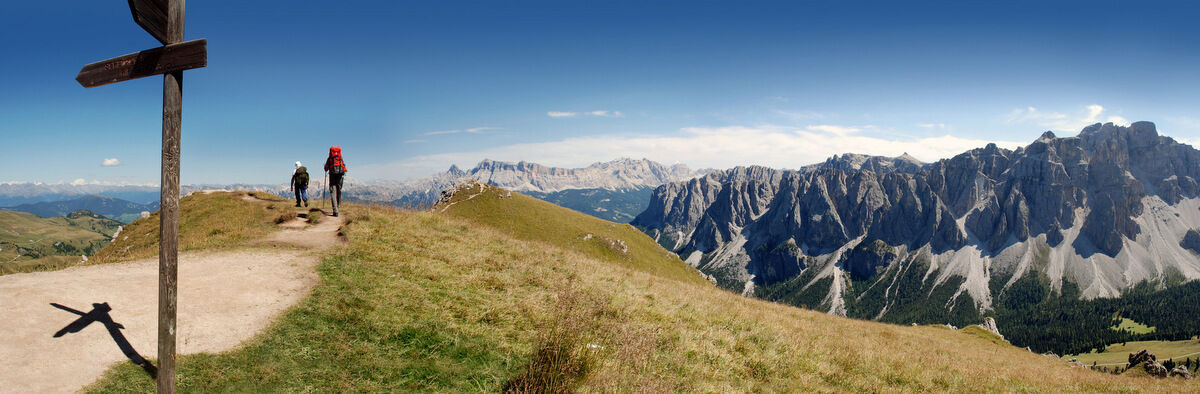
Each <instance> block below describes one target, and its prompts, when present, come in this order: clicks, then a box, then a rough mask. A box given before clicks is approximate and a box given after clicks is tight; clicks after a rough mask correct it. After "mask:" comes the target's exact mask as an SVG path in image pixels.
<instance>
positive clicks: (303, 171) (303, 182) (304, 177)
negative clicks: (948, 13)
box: [288, 162, 308, 207]
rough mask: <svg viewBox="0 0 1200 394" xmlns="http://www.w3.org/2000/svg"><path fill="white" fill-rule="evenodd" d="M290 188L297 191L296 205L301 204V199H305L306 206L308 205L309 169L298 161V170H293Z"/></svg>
mask: <svg viewBox="0 0 1200 394" xmlns="http://www.w3.org/2000/svg"><path fill="white" fill-rule="evenodd" d="M288 189H290V190H293V191H295V192H296V206H297V207H299V206H300V201H301V200H303V201H304V206H306V207H307V206H308V169H307V168H304V166H302V165H300V162H296V170H295V171H292V183H291V184H290V185H288Z"/></svg>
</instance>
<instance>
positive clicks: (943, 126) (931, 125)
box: [917, 123, 947, 130]
mask: <svg viewBox="0 0 1200 394" xmlns="http://www.w3.org/2000/svg"><path fill="white" fill-rule="evenodd" d="M917 127H920V128H922V129H931V130H945V129H946V128H947V126H946V124H945V123H917Z"/></svg>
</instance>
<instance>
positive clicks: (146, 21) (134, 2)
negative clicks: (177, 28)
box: [129, 0, 170, 45]
mask: <svg viewBox="0 0 1200 394" xmlns="http://www.w3.org/2000/svg"><path fill="white" fill-rule="evenodd" d="M129 11H130V12H132V13H133V21H134V22H137V24H138V26H141V27H142V29H145V30H146V32H147V33H150V35H152V36H154V38H155V39H157V40H158V42H161V43H163V45H166V44H170V42H169V40H167V0H129Z"/></svg>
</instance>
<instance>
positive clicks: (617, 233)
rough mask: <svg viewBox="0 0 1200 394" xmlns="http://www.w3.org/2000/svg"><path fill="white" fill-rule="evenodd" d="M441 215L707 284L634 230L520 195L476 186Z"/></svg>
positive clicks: (637, 267) (620, 224)
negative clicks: (455, 217) (448, 215)
mask: <svg viewBox="0 0 1200 394" xmlns="http://www.w3.org/2000/svg"><path fill="white" fill-rule="evenodd" d="M468 199H469V200H468ZM464 201H468V202H467V203H463V202H464ZM443 209H444V211H445V213H448V214H450V215H453V216H457V217H461V218H465V219H468V220H471V221H472V222H474V223H479V224H483V225H486V226H489V227H492V228H495V229H497V230H500V231H502V232H504V233H505V234H507V235H509V236H512V237H514V238H517V239H521V240H527V241H538V242H544V243H547V244H549V245H553V246H555V247H559V248H564V249H569V250H575V251H580V252H582V253H583V254H585V255H587V256H589V257H593V258H598V259H602V260H605V261H611V262H615V263H618V264H620V265H622V266H625V267H630V268H634V269H638V270H642V271H646V272H649V273H653V274H656V275H659V276H663V277H667V278H672V279H678V280H684V281H690V282H693V283H705V282H706V281H705V280H704V279H703V278H701V277H700V275H699V272H698V271H696V270H695V269H693V268H691V267H690V266H688V265H686V264H685V263H683V260H680V259H679V257H678V256H676V255H675V254H674V253H671V252H669V251H667V250H666V249H663V248H662V247H661V246H659V245H658V244H656V243H654V240H653V239H650V238H649V237H647V236H646V235H645V233H642V232H641V231H638V230H637V229H636V228H634V227H633V226H630V225H628V224H623V223H615V222H610V221H606V220H602V219H598V218H595V217H592V216H590V215H586V214H583V213H580V212H577V211H574V210H571V209H568V208H563V207H560V206H557V205H554V204H550V203H547V202H544V201H541V200H538V199H535V198H533V197H529V196H526V195H523V194H520V193H510V192H509V191H507V190H504V189H501V188H497V187H494V186H488V185H483V184H479V183H476V184H475V186H472V187H470V188H469V189H468V190H465V191H463V192H460V193H457V194H455V196H454V198H453V199H451V200H450V204H449V205H448V206H447V205H442V206H437V207H434V211H443Z"/></svg>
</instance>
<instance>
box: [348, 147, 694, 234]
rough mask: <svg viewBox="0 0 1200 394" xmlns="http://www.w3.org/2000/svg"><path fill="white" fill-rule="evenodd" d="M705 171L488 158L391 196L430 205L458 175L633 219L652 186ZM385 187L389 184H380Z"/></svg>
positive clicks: (636, 163) (622, 162)
mask: <svg viewBox="0 0 1200 394" xmlns="http://www.w3.org/2000/svg"><path fill="white" fill-rule="evenodd" d="M705 172H706V171H692V170H690V169H688V167H687V166H685V165H682V164H675V165H672V166H666V165H663V164H660V163H657V162H654V161H650V160H646V159H642V160H633V159H626V158H622V159H617V160H613V161H609V162H605V163H594V164H592V165H590V166H587V167H584V168H558V167H547V166H543V165H541V164H537V163H529V162H524V161H522V162H518V163H508V162H500V161H494V160H486V159H485V160H483V161H481V162H479V164H478V165H476V166H475V168H472V169H470V170H466V171H463V170H461V169H459V168H458V167H457V166H451V167H450V169H449V170H447V171H446V172H443V173H440V174H436V175H434V176H431V177H427V178H421V179H417V180H413V181H410V182H404V183H395V184H392V185H391V188H392V190H390V191H389V193H390V194H391V195H392V196H394V198H393V199H392V200H391V203H392V204H394V205H398V206H405V207H423V206H430V205H432V204H433V202H435V201H437V199H438V197H439V196H440V195H441V191H442V190H445V189H446V188H448V187H450V186H452V185H454V182H455V181H456V180H458V179H463V178H467V179H474V180H477V181H479V182H483V183H486V184H490V185H494V186H499V187H502V188H505V189H509V190H515V191H518V192H523V193H526V194H528V195H530V196H533V197H536V198H538V199H542V200H544V201H549V202H552V203H555V204H559V205H562V206H564V207H567V208H571V209H574V210H577V211H580V212H583V213H586V214H589V215H592V216H596V217H599V218H603V219H608V220H613V221H620V222H628V221H629V220H631V219H632V218H633V216H634V215H636V214H637V213H638V212H641V210H642V209H644V208H645V206H646V204H647V203H648V201H649V200H648V197H649V191H650V188H652V187H655V186H658V185H661V184H663V183H667V182H674V181H680V180H685V179H690V178H693V177H696V176H699V175H702V174H704V173H705ZM380 186H383V185H376V187H380ZM347 189H348V190H349V188H347ZM389 193H376V194H379V195H388V194H389Z"/></svg>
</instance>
